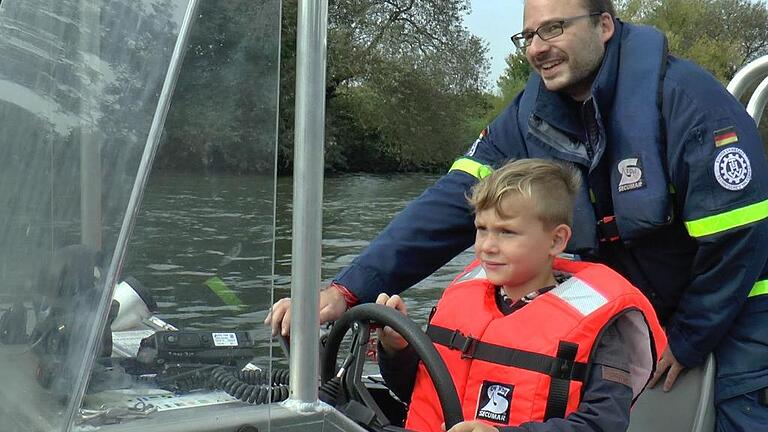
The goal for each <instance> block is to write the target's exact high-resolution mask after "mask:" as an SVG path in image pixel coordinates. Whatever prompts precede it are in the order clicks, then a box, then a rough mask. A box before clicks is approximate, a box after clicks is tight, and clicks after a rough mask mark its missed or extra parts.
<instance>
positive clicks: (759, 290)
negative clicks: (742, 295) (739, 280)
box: [749, 279, 768, 297]
mask: <svg viewBox="0 0 768 432" xmlns="http://www.w3.org/2000/svg"><path fill="white" fill-rule="evenodd" d="M765 294H768V279H766V280H761V281H757V283H756V284H755V286H753V287H752V291H750V292H749V297H757V296H759V295H765Z"/></svg>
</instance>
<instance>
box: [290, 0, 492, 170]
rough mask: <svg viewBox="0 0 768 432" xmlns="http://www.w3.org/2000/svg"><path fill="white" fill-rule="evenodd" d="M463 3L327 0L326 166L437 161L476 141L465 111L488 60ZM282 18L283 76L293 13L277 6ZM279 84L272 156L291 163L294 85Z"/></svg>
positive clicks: (480, 108) (388, 166)
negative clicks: (465, 20) (276, 149)
mask: <svg viewBox="0 0 768 432" xmlns="http://www.w3.org/2000/svg"><path fill="white" fill-rule="evenodd" d="M294 9H295V0H285V1H284V11H286V12H287V11H293V10H294ZM467 10H468V1H467V0H391V1H387V2H379V1H375V0H336V1H331V2H330V4H329V32H328V72H327V88H326V95H327V99H326V155H325V161H326V167H327V168H328V169H329V170H331V171H341V172H350V171H367V172H390V171H404V170H408V171H410V170H443V169H445V168H446V167H447V166H448V164H449V163H450V162H452V161H453V159H455V157H456V156H457V155H458V154H460V153H461V152H462V151H463V150H464V148H466V146H467V145H468V144H469V143H471V142H472V141H473V139H474V136H475V135H476V133H477V131H476V130H474V128H473V127H472V126H471V125H470V122H469V120H468V119H470V118H477V117H478V116H480V115H482V113H483V112H485V111H486V110H487V107H486V100H485V97H484V95H483V92H482V89H483V88H484V87H485V76H486V75H487V72H488V65H487V60H486V59H485V54H486V52H487V48H486V47H485V46H484V44H483V43H482V41H481V40H480V39H479V38H477V37H475V36H472V35H471V34H470V33H469V32H468V31H467V30H466V29H465V28H464V27H463V26H462V24H461V22H462V21H461V20H462V18H461V17H462V15H463V14H465V13H466V12H467ZM283 26H284V27H283V28H284V31H283V58H282V70H283V80H285V79H286V78H292V77H291V72H290V70H291V69H292V68H293V67H294V57H295V43H293V41H294V40H295V34H293V33H291V32H292V31H293V30H295V15H290V14H289V13H287V14H284V20H283ZM286 30H287V31H286ZM286 72H287V75H286ZM283 82H285V81H283ZM282 90H283V97H282V98H281V103H282V104H283V107H285V109H284V110H281V130H283V131H284V133H281V134H280V153H279V160H280V166H281V167H284V168H290V165H291V150H290V148H291V147H292V146H293V141H292V140H293V137H292V132H291V130H292V122H293V118H292V115H293V113H292V111H291V112H290V115H289V114H288V110H289V109H290V108H288V107H292V105H293V91H292V89H287V88H286V86H285V85H284V86H282Z"/></svg>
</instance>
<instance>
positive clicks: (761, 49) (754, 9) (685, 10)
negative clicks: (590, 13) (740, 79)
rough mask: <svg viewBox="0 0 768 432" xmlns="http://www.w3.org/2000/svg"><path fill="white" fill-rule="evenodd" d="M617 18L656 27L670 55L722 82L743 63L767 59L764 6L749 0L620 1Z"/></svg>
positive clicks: (767, 26) (767, 13) (767, 16)
mask: <svg viewBox="0 0 768 432" xmlns="http://www.w3.org/2000/svg"><path fill="white" fill-rule="evenodd" d="M617 6H618V8H619V11H620V12H619V16H621V17H623V19H625V20H627V21H635V22H640V23H644V24H650V25H653V26H656V27H657V28H659V29H660V30H662V31H664V32H665V33H666V34H667V37H668V39H669V48H670V52H672V53H673V54H675V55H677V56H679V57H682V58H688V59H691V60H693V61H695V62H696V63H698V64H700V65H701V66H703V67H704V68H705V69H707V70H709V71H710V72H712V74H713V75H715V76H716V77H717V78H718V79H720V80H721V81H723V82H724V83H726V82H727V81H728V80H730V78H731V77H733V75H734V74H735V73H736V71H737V70H738V69H739V68H740V67H742V66H743V65H744V64H746V63H747V62H749V61H751V60H754V59H755V58H757V57H759V56H761V55H765V54H768V7H766V4H765V3H764V2H754V1H750V0H663V1H660V0H654V1H640V0H624V1H621V2H618V4H617Z"/></svg>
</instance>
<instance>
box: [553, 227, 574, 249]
mask: <svg viewBox="0 0 768 432" xmlns="http://www.w3.org/2000/svg"><path fill="white" fill-rule="evenodd" d="M572 234H573V233H572V231H571V227H569V226H568V225H566V224H560V225H558V226H556V227H555V228H554V229H553V230H552V247H551V248H550V252H549V253H550V255H552V256H553V257H554V256H557V255H560V254H561V253H563V252H564V251H565V247H566V246H568V241H569V240H570V239H571V235H572Z"/></svg>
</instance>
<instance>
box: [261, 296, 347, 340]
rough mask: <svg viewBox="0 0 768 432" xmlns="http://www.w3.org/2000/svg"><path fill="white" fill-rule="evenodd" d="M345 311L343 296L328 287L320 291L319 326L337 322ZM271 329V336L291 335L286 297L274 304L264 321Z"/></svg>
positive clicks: (288, 303) (289, 312)
mask: <svg viewBox="0 0 768 432" xmlns="http://www.w3.org/2000/svg"><path fill="white" fill-rule="evenodd" d="M346 310H347V303H346V302H345V301H344V295H343V294H342V293H341V291H339V290H338V289H336V288H334V287H332V286H330V287H326V288H325V289H323V290H322V291H320V324H322V323H326V322H328V321H334V320H337V319H338V318H339V317H340V316H341V315H342V314H343V313H344V312H345V311H346ZM264 324H266V325H268V326H271V327H272V336H277V333H278V332H279V333H280V334H282V335H283V336H288V335H289V334H290V333H291V299H290V298H288V297H286V298H282V299H280V300H278V301H276V302H275V304H273V305H272V308H271V309H270V310H269V313H268V314H267V318H266V319H265V320H264Z"/></svg>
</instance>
